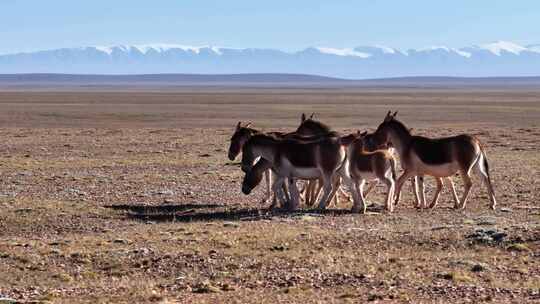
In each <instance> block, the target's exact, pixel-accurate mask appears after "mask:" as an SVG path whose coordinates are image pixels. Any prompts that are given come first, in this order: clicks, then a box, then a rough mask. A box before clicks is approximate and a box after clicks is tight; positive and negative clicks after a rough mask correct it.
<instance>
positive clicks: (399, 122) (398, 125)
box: [383, 118, 411, 136]
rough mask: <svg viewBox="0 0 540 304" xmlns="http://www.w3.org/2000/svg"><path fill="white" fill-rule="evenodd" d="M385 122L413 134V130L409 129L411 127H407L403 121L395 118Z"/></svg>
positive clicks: (400, 130) (399, 130)
mask: <svg viewBox="0 0 540 304" xmlns="http://www.w3.org/2000/svg"><path fill="white" fill-rule="evenodd" d="M383 124H386V125H387V126H392V127H393V128H394V129H396V130H397V131H398V132H400V133H404V134H407V135H409V136H411V131H410V130H409V128H407V127H406V126H405V125H404V124H403V123H402V122H401V121H399V120H397V119H395V118H393V119H392V120H390V121H386V122H384V123H383Z"/></svg>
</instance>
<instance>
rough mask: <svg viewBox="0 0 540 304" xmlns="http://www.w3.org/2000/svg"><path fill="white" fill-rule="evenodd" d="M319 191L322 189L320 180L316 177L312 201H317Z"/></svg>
mask: <svg viewBox="0 0 540 304" xmlns="http://www.w3.org/2000/svg"><path fill="white" fill-rule="evenodd" d="M321 191H322V180H321V179H318V180H317V181H316V188H315V191H314V192H313V203H315V202H316V201H317V199H318V198H319V195H320V194H321Z"/></svg>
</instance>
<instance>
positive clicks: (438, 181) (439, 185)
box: [429, 177, 443, 209]
mask: <svg viewBox="0 0 540 304" xmlns="http://www.w3.org/2000/svg"><path fill="white" fill-rule="evenodd" d="M435 181H436V182H437V190H435V195H434V196H433V201H431V204H430V205H429V208H431V209H433V208H435V206H437V201H438V200H439V195H440V194H441V190H442V187H443V181H442V178H440V177H436V178H435Z"/></svg>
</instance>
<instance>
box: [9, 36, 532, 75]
mask: <svg viewBox="0 0 540 304" xmlns="http://www.w3.org/2000/svg"><path fill="white" fill-rule="evenodd" d="M9 73H72V74H155V73H185V74H188V73H193V74H237V73H297V74H318V75H325V76H333V77H341V78H353V79H362V78H381V77H404V76H435V75H436V76H463V77H490V76H538V75H540V45H528V46H521V45H517V44H515V43H511V42H504V41H499V42H495V43H489V44H482V45H476V46H471V47H464V48H459V49H456V48H449V47H445V46H434V47H429V48H420V49H411V50H397V49H394V48H390V47H385V46H359V47H354V48H333V47H310V48H306V49H304V50H300V51H297V52H285V51H281V50H276V49H259V48H243V49H238V48H222V47H214V46H202V47H193V46H183V45H175V44H155V45H136V46H127V45H120V46H110V47H103V46H92V47H81V48H64V49H55V50H47V51H38V52H31V53H18V54H7V55H0V74H9Z"/></svg>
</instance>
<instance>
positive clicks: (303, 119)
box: [300, 113, 306, 122]
mask: <svg viewBox="0 0 540 304" xmlns="http://www.w3.org/2000/svg"><path fill="white" fill-rule="evenodd" d="M304 121H306V114H305V113H302V117H301V118H300V122H304Z"/></svg>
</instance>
